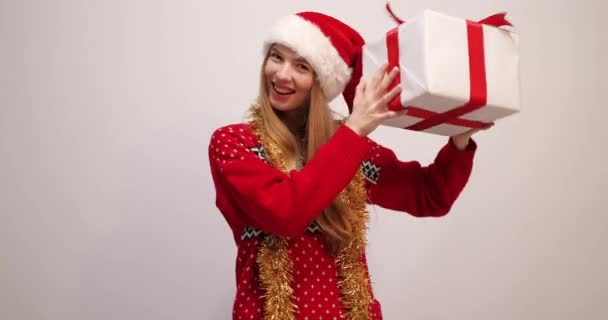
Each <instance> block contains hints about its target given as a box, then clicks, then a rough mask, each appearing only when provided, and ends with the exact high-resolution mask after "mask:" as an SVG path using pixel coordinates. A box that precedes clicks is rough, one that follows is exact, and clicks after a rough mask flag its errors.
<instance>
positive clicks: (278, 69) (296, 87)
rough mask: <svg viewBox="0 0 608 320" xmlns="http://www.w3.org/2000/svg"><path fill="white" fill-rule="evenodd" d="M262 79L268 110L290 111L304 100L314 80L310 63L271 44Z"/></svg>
mask: <svg viewBox="0 0 608 320" xmlns="http://www.w3.org/2000/svg"><path fill="white" fill-rule="evenodd" d="M264 78H265V80H266V85H267V87H268V97H269V98H270V104H271V105H272V107H273V108H274V109H276V110H280V111H283V112H290V111H293V110H296V109H297V108H298V107H300V106H301V105H302V104H303V103H304V102H305V101H306V99H307V97H308V95H309V93H310V89H311V88H312V84H313V81H314V72H313V70H312V67H311V66H310V64H308V62H306V60H304V58H302V57H300V56H298V54H297V53H296V52H295V51H293V50H291V49H290V48H289V47H286V46H284V45H281V44H274V45H273V46H272V47H271V48H270V53H269V56H268V59H267V60H266V63H265V65H264Z"/></svg>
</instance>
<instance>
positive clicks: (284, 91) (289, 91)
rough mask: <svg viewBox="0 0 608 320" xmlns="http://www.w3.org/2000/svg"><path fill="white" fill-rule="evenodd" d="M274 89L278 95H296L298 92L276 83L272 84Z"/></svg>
mask: <svg viewBox="0 0 608 320" xmlns="http://www.w3.org/2000/svg"><path fill="white" fill-rule="evenodd" d="M272 89H273V90H274V92H276V93H277V94H280V95H288V94H294V93H295V92H296V91H295V90H293V89H290V88H287V87H283V86H279V85H277V84H276V83H272Z"/></svg>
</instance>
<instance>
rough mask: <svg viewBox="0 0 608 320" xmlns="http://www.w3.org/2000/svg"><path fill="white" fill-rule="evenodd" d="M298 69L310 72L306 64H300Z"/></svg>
mask: <svg viewBox="0 0 608 320" xmlns="http://www.w3.org/2000/svg"><path fill="white" fill-rule="evenodd" d="M298 68H300V69H301V70H305V71H308V69H309V68H308V66H307V65H305V64H299V65H298Z"/></svg>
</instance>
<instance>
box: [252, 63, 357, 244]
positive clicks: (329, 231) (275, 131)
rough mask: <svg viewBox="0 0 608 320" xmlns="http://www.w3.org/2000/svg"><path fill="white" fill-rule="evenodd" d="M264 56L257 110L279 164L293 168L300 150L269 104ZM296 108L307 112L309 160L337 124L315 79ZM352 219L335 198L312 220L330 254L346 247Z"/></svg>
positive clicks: (349, 210) (345, 207)
mask: <svg viewBox="0 0 608 320" xmlns="http://www.w3.org/2000/svg"><path fill="white" fill-rule="evenodd" d="M268 55H269V53H267V54H266V57H265V58H264V63H262V69H261V71H260V92H259V95H258V105H259V106H260V108H261V113H262V117H263V119H264V126H265V129H266V132H267V133H268V135H269V136H270V137H272V139H274V141H275V142H276V143H277V145H278V146H279V148H281V150H282V152H283V156H284V159H283V161H284V162H285V164H286V166H287V168H288V169H295V168H296V161H297V159H296V158H297V155H298V154H301V153H302V151H303V150H300V147H299V144H298V143H297V140H296V137H295V136H294V135H293V134H292V133H291V131H290V130H289V128H287V126H286V125H285V124H284V123H283V121H281V119H280V118H279V116H278V115H277V113H276V112H275V110H274V108H273V107H272V105H271V104H270V99H269V97H268V90H269V88H268V85H267V83H266V80H265V76H264V66H265V64H266V62H267V61H268ZM300 108H307V109H308V113H307V120H306V135H305V140H304V148H305V149H306V160H309V159H311V158H312V157H313V156H314V155H315V154H316V152H317V150H319V148H320V147H321V146H322V145H323V144H325V143H326V142H327V141H328V140H329V139H330V138H331V136H332V135H333V134H334V133H335V132H336V130H337V128H338V126H339V122H338V120H336V119H334V117H333V113H332V111H331V109H330V107H329V104H328V102H327V99H326V98H325V95H324V94H323V91H322V90H321V87H320V85H319V82H318V81H317V80H316V79H315V81H314V82H313V85H312V88H311V91H310V95H309V97H308V99H306V102H305V105H302V106H300ZM355 217H356V212H355V211H354V210H352V209H351V208H349V206H348V205H346V204H345V203H343V202H342V201H341V200H340V199H339V198H336V199H334V201H333V202H332V203H331V204H330V206H329V207H328V208H326V209H325V210H324V211H323V212H322V213H320V214H319V215H318V216H317V217H316V219H315V221H316V222H317V224H318V226H319V228H320V229H321V231H322V232H323V234H324V235H325V240H326V242H327V246H328V248H329V253H330V254H332V255H337V254H338V253H339V252H340V251H341V250H342V249H343V248H344V247H345V246H346V245H347V244H348V242H349V241H350V239H351V237H352V233H353V227H352V223H351V221H352V220H353V219H355Z"/></svg>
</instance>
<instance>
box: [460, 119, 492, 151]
mask: <svg viewBox="0 0 608 320" xmlns="http://www.w3.org/2000/svg"><path fill="white" fill-rule="evenodd" d="M493 126H494V123H493V122H492V123H490V124H488V125H487V126H485V127H482V128H475V129H471V130H468V131H465V132H463V133H460V134H457V135H455V136H453V137H452V141H453V142H454V146H456V148H457V149H458V150H460V151H463V150H465V149H466V148H467V146H468V145H469V141H470V140H471V136H472V135H474V134H475V133H477V132H479V131H481V130H487V129H490V128H491V127H493Z"/></svg>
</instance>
